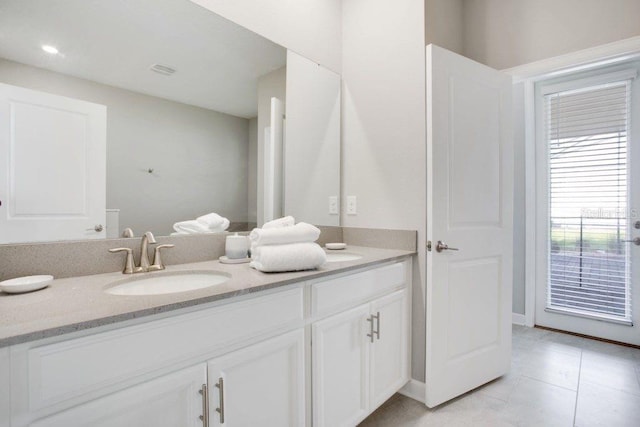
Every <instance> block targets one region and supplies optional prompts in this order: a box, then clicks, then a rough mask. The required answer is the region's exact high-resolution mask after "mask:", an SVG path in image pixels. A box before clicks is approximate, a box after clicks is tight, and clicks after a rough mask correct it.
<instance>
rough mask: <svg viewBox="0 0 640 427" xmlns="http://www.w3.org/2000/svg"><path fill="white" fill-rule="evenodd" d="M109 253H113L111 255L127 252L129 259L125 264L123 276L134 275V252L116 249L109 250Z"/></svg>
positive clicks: (128, 249) (126, 249)
mask: <svg viewBox="0 0 640 427" xmlns="http://www.w3.org/2000/svg"><path fill="white" fill-rule="evenodd" d="M109 252H111V253H116V252H126V253H127V258H126V261H125V263H124V270H122V273H123V274H132V273H133V270H134V263H133V250H132V249H131V248H114V249H109Z"/></svg>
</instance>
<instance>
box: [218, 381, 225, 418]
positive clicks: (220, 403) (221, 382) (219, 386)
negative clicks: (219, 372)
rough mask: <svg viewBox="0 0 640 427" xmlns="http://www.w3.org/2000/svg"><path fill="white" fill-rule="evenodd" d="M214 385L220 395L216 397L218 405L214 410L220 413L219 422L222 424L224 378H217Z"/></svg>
mask: <svg viewBox="0 0 640 427" xmlns="http://www.w3.org/2000/svg"><path fill="white" fill-rule="evenodd" d="M216 387H218V389H219V390H220V393H218V396H220V397H219V399H218V402H219V405H220V406H219V407H218V408H216V412H217V413H219V414H220V424H224V380H223V379H222V377H220V378H219V379H218V382H217V383H216Z"/></svg>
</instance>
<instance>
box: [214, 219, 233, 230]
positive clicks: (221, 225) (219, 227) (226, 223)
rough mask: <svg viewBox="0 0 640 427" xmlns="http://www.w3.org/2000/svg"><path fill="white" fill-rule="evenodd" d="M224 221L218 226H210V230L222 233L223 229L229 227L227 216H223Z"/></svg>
mask: <svg viewBox="0 0 640 427" xmlns="http://www.w3.org/2000/svg"><path fill="white" fill-rule="evenodd" d="M222 219H223V221H222V223H221V224H220V225H218V226H217V227H209V231H210V232H212V233H222V232H223V231H226V230H227V228H229V224H230V222H229V220H228V219H227V218H222Z"/></svg>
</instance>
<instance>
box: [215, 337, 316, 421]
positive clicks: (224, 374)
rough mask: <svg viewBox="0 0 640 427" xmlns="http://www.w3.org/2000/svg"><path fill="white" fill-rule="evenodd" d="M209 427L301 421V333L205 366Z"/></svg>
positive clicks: (261, 344) (271, 340) (243, 350)
mask: <svg viewBox="0 0 640 427" xmlns="http://www.w3.org/2000/svg"><path fill="white" fill-rule="evenodd" d="M208 367H209V369H208V371H209V414H210V415H209V425H210V426H220V425H222V426H230V427H239V426H282V427H285V426H302V425H304V423H305V416H304V414H305V412H304V409H305V396H304V394H305V393H304V330H302V329H300V330H297V331H293V332H289V333H287V334H284V335H280V336H278V337H276V338H272V339H269V340H267V341H264V342H261V343H259V344H256V345H253V346H251V347H247V348H244V349H242V350H238V351H235V352H233V353H230V354H228V355H225V356H222V357H220V358H217V359H214V360H211V361H210V362H209V363H208Z"/></svg>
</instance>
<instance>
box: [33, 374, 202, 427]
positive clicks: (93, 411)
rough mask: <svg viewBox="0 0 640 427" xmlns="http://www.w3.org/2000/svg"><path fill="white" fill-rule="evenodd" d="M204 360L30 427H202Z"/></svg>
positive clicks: (53, 416)
mask: <svg viewBox="0 0 640 427" xmlns="http://www.w3.org/2000/svg"><path fill="white" fill-rule="evenodd" d="M206 381H207V375H206V365H205V364H204V363H202V364H200V365H196V366H193V367H191V368H187V369H183V370H181V371H178V372H174V373H172V374H169V375H165V376H163V377H160V378H157V379H154V380H151V381H149V382H146V383H143V384H140V385H137V386H134V387H131V388H128V389H126V390H123V391H119V392H117V393H114V394H111V395H109V396H107V397H104V398H101V399H98V400H94V401H92V402H89V403H86V404H84V405H80V406H77V407H75V408H72V409H69V410H67V411H63V412H61V413H58V414H56V415H52V416H50V417H47V418H43V419H41V420H38V421H36V422H34V423H32V424H31V426H33V427H87V426H91V427H141V426H153V427H176V426H185V427H202V421H201V420H200V416H201V415H203V412H204V411H203V409H204V407H203V400H202V395H201V394H200V390H201V388H202V386H203V385H204V384H206Z"/></svg>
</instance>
